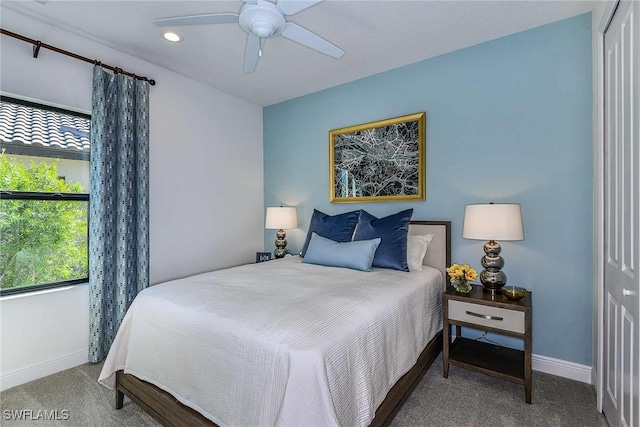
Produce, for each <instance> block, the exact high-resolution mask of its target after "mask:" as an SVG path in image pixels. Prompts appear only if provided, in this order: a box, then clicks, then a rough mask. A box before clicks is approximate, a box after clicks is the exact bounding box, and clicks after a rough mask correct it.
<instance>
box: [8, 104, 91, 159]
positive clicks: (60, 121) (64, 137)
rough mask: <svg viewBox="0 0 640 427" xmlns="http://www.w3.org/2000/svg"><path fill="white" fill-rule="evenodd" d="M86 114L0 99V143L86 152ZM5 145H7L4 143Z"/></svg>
mask: <svg viewBox="0 0 640 427" xmlns="http://www.w3.org/2000/svg"><path fill="white" fill-rule="evenodd" d="M90 124H91V120H90V119H89V118H87V117H80V116H75V115H72V114H66V113H64V112H61V111H57V110H55V109H52V110H48V109H44V108H38V107H37V106H32V105H24V104H18V103H13V102H7V101H5V100H2V101H0V142H2V143H3V146H9V145H10V146H12V147H16V146H20V145H22V146H23V147H24V148H27V147H32V148H34V149H35V148H44V149H47V151H50V150H52V149H53V150H60V149H64V150H65V151H67V150H69V151H75V152H76V153H87V154H88V153H89V126H90ZM5 144H6V145H5Z"/></svg>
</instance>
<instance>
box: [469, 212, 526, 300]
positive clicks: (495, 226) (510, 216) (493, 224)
mask: <svg viewBox="0 0 640 427" xmlns="http://www.w3.org/2000/svg"><path fill="white" fill-rule="evenodd" d="M462 237H463V238H464V239H477V240H488V242H487V243H486V244H485V245H484V254H485V255H484V256H483V257H482V261H481V262H482V266H483V267H484V270H482V272H481V273H480V282H482V285H483V286H484V290H485V291H486V292H490V293H492V294H494V295H495V294H499V293H501V292H502V291H501V290H502V287H503V286H504V285H505V284H506V283H507V276H506V275H505V274H504V273H503V272H502V271H501V270H500V269H501V268H502V267H504V260H503V259H502V257H500V245H499V244H498V243H497V242H496V240H524V232H523V230H522V213H521V211H520V205H518V204H497V203H488V204H477V205H466V206H465V207H464V223H463V226H462Z"/></svg>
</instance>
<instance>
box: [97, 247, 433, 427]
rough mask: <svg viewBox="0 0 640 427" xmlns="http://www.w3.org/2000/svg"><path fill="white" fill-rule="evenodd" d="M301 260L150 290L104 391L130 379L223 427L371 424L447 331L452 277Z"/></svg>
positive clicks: (128, 324)
mask: <svg viewBox="0 0 640 427" xmlns="http://www.w3.org/2000/svg"><path fill="white" fill-rule="evenodd" d="M301 261H302V259H301V258H299V257H286V258H284V259H279V260H274V261H269V262H264V263H258V264H251V265H246V266H240V267H235V268H230V269H225V270H219V271H215V272H211V273H205V274H200V275H196V276H192V277H187V278H184V279H180V280H174V281H171V282H167V283H163V284H160V285H155V286H152V287H150V288H147V289H145V290H144V291H142V292H141V293H140V294H139V295H138V296H137V297H136V299H135V300H134V302H133V304H132V305H131V307H130V309H129V311H128V312H127V314H126V316H125V318H124V320H123V323H122V325H121V327H120V329H119V331H118V334H117V336H116V339H115V341H114V343H113V345H112V347H111V350H110V352H109V355H108V356H107V358H106V360H105V363H104V366H103V369H102V372H101V374H100V378H99V382H100V383H102V384H104V385H105V386H107V387H109V388H114V386H115V372H116V371H118V370H124V371H125V372H126V373H129V374H132V375H134V376H136V377H138V378H139V379H142V380H145V381H147V382H150V383H152V384H154V385H156V386H158V387H160V388H161V389H163V390H165V391H167V392H169V393H171V394H172V395H173V396H174V397H176V399H177V400H179V401H180V402H182V403H183V404H185V405H186V406H189V407H191V408H193V409H195V410H197V411H198V412H200V413H201V414H203V415H204V416H205V417H206V418H208V419H210V420H212V421H214V422H215V423H216V424H218V425H220V426H228V425H229V426H231V425H233V426H257V425H260V426H266V425H281V426H300V425H314V426H316V425H323V426H324V425H327V426H329V425H349V426H363V425H368V424H370V422H371V421H372V420H373V417H374V415H375V411H376V409H377V407H378V406H379V405H380V403H381V402H382V401H383V400H384V398H385V396H386V394H387V392H388V391H389V390H390V389H391V387H392V386H393V385H394V384H395V382H396V381H397V380H398V379H399V378H400V377H401V376H402V375H404V374H405V373H406V372H407V371H408V370H409V369H410V368H411V367H412V366H413V365H414V364H415V363H416V361H417V359H418V356H419V355H420V353H421V352H422V350H423V349H424V348H425V347H426V345H427V344H428V342H429V341H430V340H431V339H432V338H433V337H434V336H435V335H436V334H437V333H438V332H439V331H440V330H441V329H442V315H441V295H442V289H443V278H442V274H441V273H440V272H439V271H438V270H436V269H433V268H430V267H427V266H425V267H424V268H423V270H422V271H415V272H410V273H407V272H400V271H395V270H389V269H378V268H374V269H373V270H372V271H371V272H362V271H355V270H349V269H344V268H334V267H324V266H318V265H311V264H305V263H302V262H301Z"/></svg>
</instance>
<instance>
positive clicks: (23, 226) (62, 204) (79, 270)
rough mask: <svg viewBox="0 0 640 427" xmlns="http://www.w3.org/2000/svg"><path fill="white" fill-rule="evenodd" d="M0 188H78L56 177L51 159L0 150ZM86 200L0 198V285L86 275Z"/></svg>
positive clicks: (50, 190)
mask: <svg viewBox="0 0 640 427" xmlns="http://www.w3.org/2000/svg"><path fill="white" fill-rule="evenodd" d="M0 189H2V190H6V191H11V192H39V193H84V190H83V188H82V185H81V184H79V183H67V182H65V180H64V179H61V178H59V177H58V169H57V161H51V162H46V161H41V162H34V161H32V162H31V164H30V165H26V164H24V163H23V162H21V161H17V160H15V159H13V158H8V157H7V156H6V155H5V154H4V153H0ZM87 209H88V203H87V202H86V201H76V200H7V199H4V200H1V201H0V288H1V289H8V288H14V287H18V286H29V285H38V284H46V283H52V282H61V281H65V280H71V279H78V278H86V277H87V276H88V257H87V254H88V241H87V224H88V219H87Z"/></svg>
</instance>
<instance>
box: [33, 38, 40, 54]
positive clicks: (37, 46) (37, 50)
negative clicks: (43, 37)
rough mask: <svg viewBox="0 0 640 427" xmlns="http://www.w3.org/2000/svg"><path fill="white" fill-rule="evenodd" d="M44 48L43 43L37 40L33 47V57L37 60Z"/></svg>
mask: <svg viewBox="0 0 640 427" xmlns="http://www.w3.org/2000/svg"><path fill="white" fill-rule="evenodd" d="M41 47H42V42H41V41H40V40H36V43H35V44H34V45H33V57H34V58H37V57H38V54H39V53H40V48H41Z"/></svg>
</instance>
